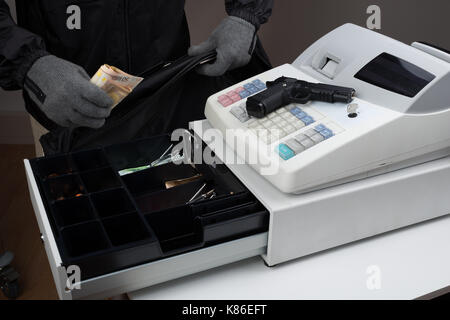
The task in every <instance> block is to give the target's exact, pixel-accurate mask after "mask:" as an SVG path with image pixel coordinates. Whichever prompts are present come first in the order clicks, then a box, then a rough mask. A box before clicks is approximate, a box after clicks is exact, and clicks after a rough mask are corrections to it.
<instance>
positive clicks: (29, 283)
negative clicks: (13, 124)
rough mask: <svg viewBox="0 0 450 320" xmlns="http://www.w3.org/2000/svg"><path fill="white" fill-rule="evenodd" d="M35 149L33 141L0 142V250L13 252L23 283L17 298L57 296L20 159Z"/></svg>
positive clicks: (32, 154) (47, 298)
mask: <svg viewBox="0 0 450 320" xmlns="http://www.w3.org/2000/svg"><path fill="white" fill-rule="evenodd" d="M34 153H35V151H34V146H33V145H0V174H1V177H2V178H1V180H0V252H3V251H5V250H8V251H12V252H14V254H15V259H14V261H13V266H14V267H15V268H16V269H17V270H18V271H19V273H20V283H21V286H22V294H21V296H20V298H19V299H24V300H25V299H43V300H49V299H57V298H58V296H57V293H56V288H55V285H54V283H53V278H52V275H51V271H50V267H49V264H48V261H47V256H46V254H45V251H44V247H43V245H42V243H41V240H40V234H39V229H38V226H37V222H36V218H35V216H34V211H33V208H32V205H31V202H30V198H29V195H28V186H27V181H26V177H25V171H24V166H23V159H25V158H33V157H34ZM3 299H5V297H4V296H3V294H2V293H1V292H0V300H3Z"/></svg>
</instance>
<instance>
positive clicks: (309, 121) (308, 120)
mask: <svg viewBox="0 0 450 320" xmlns="http://www.w3.org/2000/svg"><path fill="white" fill-rule="evenodd" d="M301 120H302V121H303V123H304V124H305V126H309V125H310V124H313V123H314V122H315V120H314V119H313V118H312V117H310V116H306V117H304V118H301Z"/></svg>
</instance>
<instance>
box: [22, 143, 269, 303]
mask: <svg viewBox="0 0 450 320" xmlns="http://www.w3.org/2000/svg"><path fill="white" fill-rule="evenodd" d="M172 143H173V142H171V141H170V136H168V135H162V136H157V137H153V138H148V139H144V140H140V141H135V142H130V143H125V144H120V145H113V146H109V147H106V148H99V149H94V150H87V151H79V152H74V153H70V154H61V155H56V156H50V157H43V158H37V159H33V160H25V166H26V170H27V177H28V182H29V187H30V194H31V198H32V202H33V206H34V209H35V212H36V216H37V218H38V222H39V227H40V229H41V233H42V238H43V240H44V244H45V246H46V251H47V254H48V256H49V261H50V265H51V267H52V272H53V276H54V278H55V282H56V286H57V288H58V293H59V295H60V297H61V298H64V299H65V298H69V299H70V298H100V297H107V296H111V295H114V294H118V293H123V292H127V291H130V290H137V289H139V288H143V287H146V286H150V285H152V284H156V283H160V282H163V281H167V280H170V279H173V278H177V277H180V276H184V275H187V274H191V273H195V272H198V271H202V270H205V269H208V268H211V267H216V266H219V265H222V264H226V263H229V262H234V261H238V260H241V259H244V258H247V257H250V256H255V255H259V254H262V253H264V251H265V247H266V245H267V234H266V233H265V232H266V231H267V228H268V223H269V214H268V212H267V210H266V209H265V208H264V207H263V206H262V205H261V203H260V202H258V201H257V200H256V199H255V198H254V197H253V195H252V194H251V193H250V192H249V191H248V190H247V189H246V188H245V186H244V185H243V184H242V183H241V182H240V181H239V180H238V179H237V178H236V177H235V176H234V175H233V174H232V173H231V171H230V170H229V169H228V168H227V167H226V166H225V165H223V164H217V165H214V166H213V165H206V164H200V165H192V164H178V165H176V164H174V163H172V162H167V163H165V164H161V165H158V166H154V167H150V168H147V169H144V170H141V171H137V172H133V173H130V174H127V175H122V176H121V175H120V174H119V171H121V170H123V169H127V168H134V167H139V166H145V165H149V164H151V163H152V162H154V161H162V160H161V159H162V157H161V156H162V155H163V154H164V153H165V151H167V150H168V149H170V147H171V145H172ZM73 265H75V266H78V267H79V268H80V270H81V288H79V289H74V290H70V289H68V288H67V283H66V281H67V274H68V271H67V268H68V267H69V266H73Z"/></svg>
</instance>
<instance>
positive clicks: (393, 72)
mask: <svg viewBox="0 0 450 320" xmlns="http://www.w3.org/2000/svg"><path fill="white" fill-rule="evenodd" d="M435 77H436V76H435V75H433V74H431V73H429V72H428V71H425V70H423V69H422V68H419V67H418V66H416V65H414V64H412V63H410V62H408V61H405V60H403V59H400V58H398V57H395V56H393V55H390V54H388V53H382V54H380V55H379V56H378V57H376V58H375V59H373V60H372V61H371V62H369V63H368V64H367V65H366V66H364V68H362V69H361V70H360V71H359V72H358V73H357V74H356V75H355V78H357V79H359V80H362V81H365V82H368V83H370V84H373V85H375V86H377V87H380V88H383V89H386V90H389V91H392V92H396V93H398V94H401V95H404V96H407V97H411V98H412V97H415V96H416V95H417V94H418V93H419V92H420V91H421V90H422V89H423V88H425V86H426V85H427V84H429V83H430V82H431V81H433V79H434V78H435Z"/></svg>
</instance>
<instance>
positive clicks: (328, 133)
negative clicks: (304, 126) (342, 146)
mask: <svg viewBox="0 0 450 320" xmlns="http://www.w3.org/2000/svg"><path fill="white" fill-rule="evenodd" d="M320 134H321V135H322V136H323V137H324V138H325V139H330V138H331V137H332V136H334V133H333V131H331V130H330V129H325V130H322V131H320Z"/></svg>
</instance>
